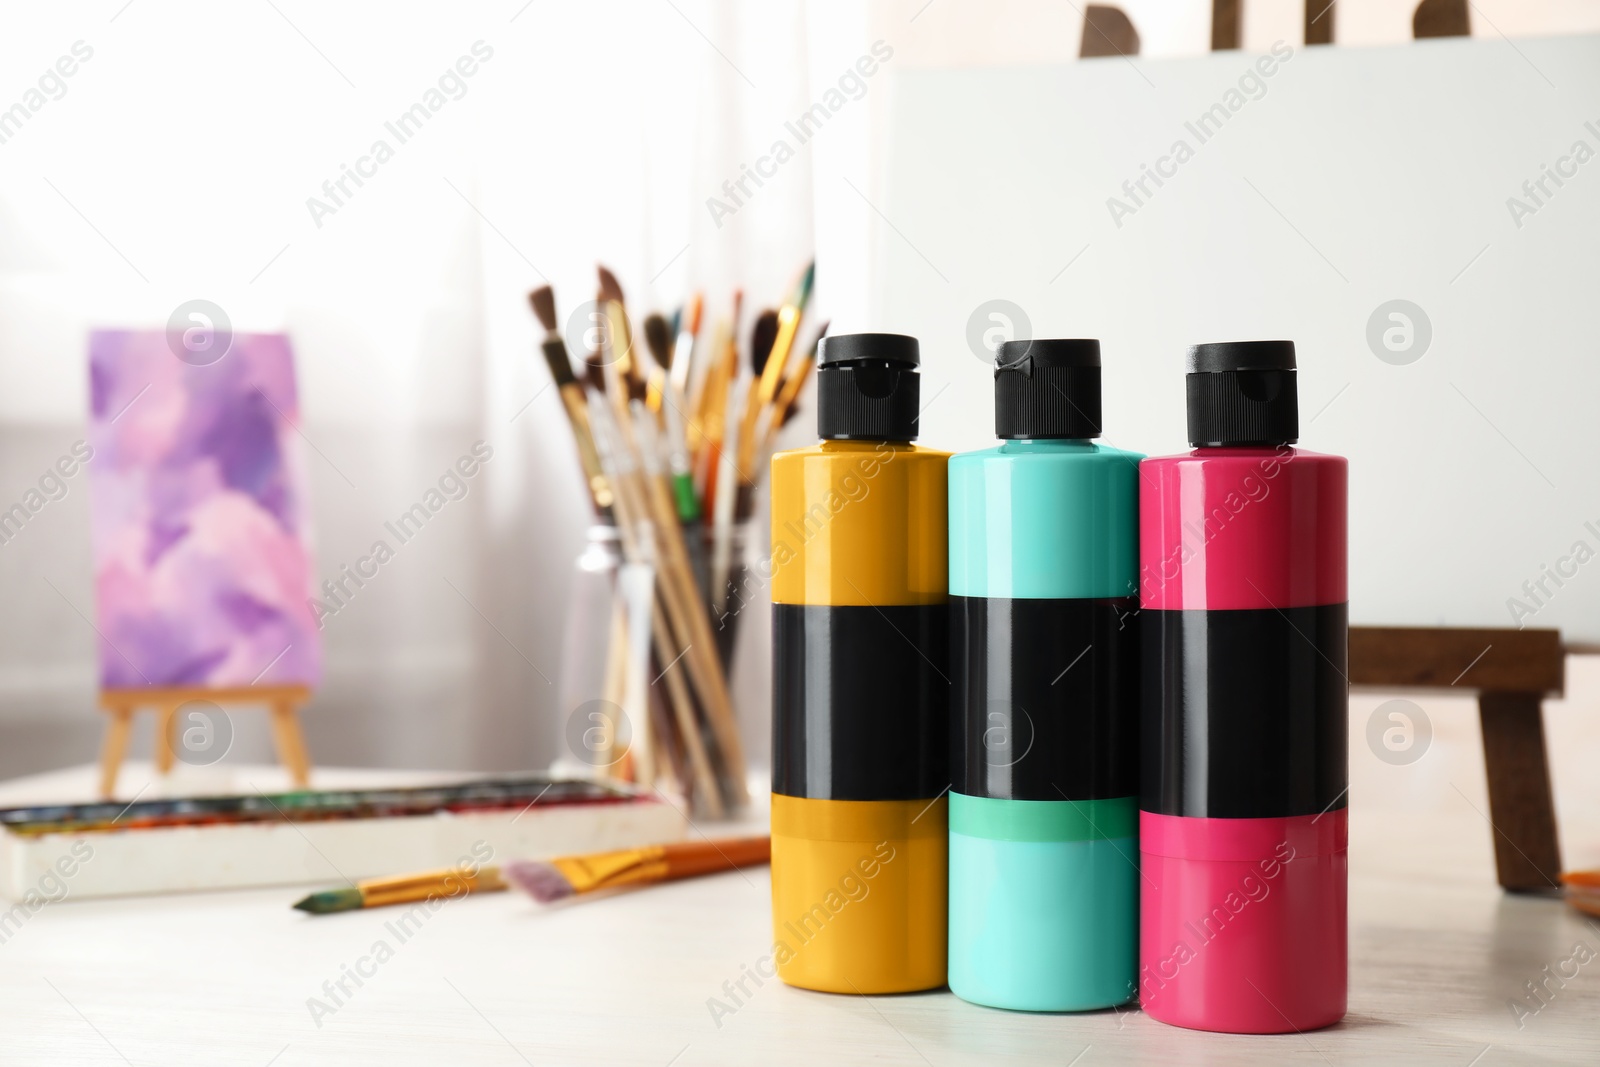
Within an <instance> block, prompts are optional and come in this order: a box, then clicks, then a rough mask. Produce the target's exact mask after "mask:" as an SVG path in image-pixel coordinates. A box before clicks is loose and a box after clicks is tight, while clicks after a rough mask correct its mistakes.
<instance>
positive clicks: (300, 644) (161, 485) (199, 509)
mask: <svg viewBox="0 0 1600 1067" xmlns="http://www.w3.org/2000/svg"><path fill="white" fill-rule="evenodd" d="M169 338H170V333H168V332H163V331H159V330H151V331H110V330H107V331H96V332H95V333H93V334H92V335H91V337H90V343H89V366H90V443H91V444H92V445H93V447H94V457H93V461H92V462H91V463H90V464H89V468H90V481H91V485H92V497H93V499H92V503H93V508H92V512H93V520H92V521H93V535H94V536H93V542H94V579H95V601H96V607H97V614H98V629H99V633H100V657H99V658H100V685H101V688H102V689H105V690H117V689H141V688H154V687H191V688H197V689H199V688H204V689H219V688H228V687H241V686H274V685H276V686H282V685H300V686H315V685H316V683H317V681H318V680H319V678H320V675H321V668H322V647H321V642H320V640H319V635H318V632H317V623H316V619H315V618H314V616H313V614H312V611H311V607H310V595H311V587H312V570H311V551H310V536H309V522H308V519H307V514H306V480H305V477H304V470H303V465H302V463H301V456H300V450H299V447H298V446H299V441H298V439H297V434H298V432H299V431H298V429H297V427H298V423H299V418H300V410H299V403H298V399H297V396H296V389H295V378H294V357H293V353H292V351H291V349H290V347H289V340H288V338H286V337H284V336H282V335H280V334H237V335H233V336H232V337H231V338H230V342H231V343H229V344H228V345H227V347H226V350H225V351H224V352H223V354H222V355H221V356H220V358H215V359H213V360H211V361H209V362H204V363H201V362H198V361H192V360H190V359H186V358H183V355H184V354H185V353H184V351H183V348H182V347H181V345H174V344H173V343H171V342H170V340H169Z"/></svg>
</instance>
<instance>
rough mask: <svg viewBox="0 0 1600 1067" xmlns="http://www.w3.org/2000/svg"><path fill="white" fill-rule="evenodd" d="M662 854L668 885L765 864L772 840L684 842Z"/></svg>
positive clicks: (668, 846) (665, 849) (744, 838)
mask: <svg viewBox="0 0 1600 1067" xmlns="http://www.w3.org/2000/svg"><path fill="white" fill-rule="evenodd" d="M661 852H662V854H661V858H662V859H663V860H665V861H666V864H667V876H666V879H664V880H665V881H670V880H672V879H675V878H693V877H695V876H696V875H701V874H715V873H716V872H718V871H731V870H733V869H734V868H735V867H749V866H755V865H757V864H761V863H767V862H768V861H770V860H771V859H772V839H771V838H770V837H725V838H723V839H721V840H719V841H684V842H682V843H680V844H675V845H663V846H662V850H661Z"/></svg>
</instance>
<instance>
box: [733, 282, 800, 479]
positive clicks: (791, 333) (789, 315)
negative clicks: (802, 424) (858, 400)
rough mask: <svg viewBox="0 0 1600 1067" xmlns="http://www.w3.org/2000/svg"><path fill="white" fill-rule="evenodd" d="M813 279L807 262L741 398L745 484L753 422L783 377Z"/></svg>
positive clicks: (751, 451)
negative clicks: (752, 381) (754, 378)
mask: <svg viewBox="0 0 1600 1067" xmlns="http://www.w3.org/2000/svg"><path fill="white" fill-rule="evenodd" d="M815 278H816V264H815V263H809V264H807V265H806V269H805V272H804V273H803V274H801V275H800V281H799V282H798V283H797V284H796V285H795V290H794V293H793V294H792V295H791V296H790V298H789V300H788V301H787V302H786V303H785V304H784V305H783V307H782V308H780V309H779V310H778V330H777V334H776V335H775V336H774V338H773V341H772V346H771V351H770V352H769V353H767V354H765V355H764V356H763V357H762V364H763V365H762V369H761V372H760V377H759V379H758V381H757V383H756V384H755V385H754V386H753V387H752V388H751V391H750V394H749V396H747V397H746V398H745V407H744V420H743V421H742V422H741V424H740V433H739V442H740V443H739V459H738V467H739V472H740V478H741V480H742V481H744V482H745V483H746V484H749V483H750V481H751V480H752V479H753V478H754V477H755V475H754V474H753V473H752V471H751V468H752V467H753V466H754V465H755V458H756V447H757V445H758V444H759V443H760V442H759V440H758V438H757V436H756V424H757V422H758V421H760V418H761V413H762V411H763V410H765V409H766V408H767V407H768V406H769V405H770V404H771V403H772V399H773V397H774V396H776V395H777V392H778V383H779V382H780V381H782V380H783V376H784V374H785V372H786V370H787V364H788V362H789V350H790V349H792V348H793V347H794V337H795V333H796V331H798V330H799V329H800V319H801V317H802V316H803V315H804V314H805V311H806V304H807V303H808V302H810V300H811V283H812V282H813V280H815Z"/></svg>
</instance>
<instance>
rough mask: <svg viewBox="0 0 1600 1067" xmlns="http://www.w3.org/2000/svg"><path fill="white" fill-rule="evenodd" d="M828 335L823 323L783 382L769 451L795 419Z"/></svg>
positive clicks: (775, 405)
mask: <svg viewBox="0 0 1600 1067" xmlns="http://www.w3.org/2000/svg"><path fill="white" fill-rule="evenodd" d="M827 335H828V324H827V323H823V324H822V325H821V326H820V327H818V328H817V335H816V337H814V338H812V339H811V347H810V348H809V349H807V350H806V354H805V357H804V358H803V359H801V361H800V365H799V366H798V367H796V368H795V369H794V370H792V371H790V372H789V376H788V377H787V378H785V379H784V380H783V385H782V386H781V387H780V388H779V389H778V397H777V399H776V400H774V401H773V402H772V421H771V422H770V423H769V424H768V425H767V436H766V439H765V440H764V441H763V444H764V446H765V447H766V448H767V449H768V450H770V449H771V448H772V442H773V440H774V439H775V438H776V437H777V436H778V431H779V430H781V429H782V428H783V427H784V424H786V423H787V422H788V421H789V419H790V418H792V417H793V415H794V407H795V402H796V401H798V400H799V399H800V390H801V389H803V388H805V384H806V380H807V379H808V378H810V377H811V371H812V370H813V369H814V368H815V367H816V365H817V346H818V345H820V344H821V343H822V339H823V338H824V337H826V336H827ZM758 473H759V471H758Z"/></svg>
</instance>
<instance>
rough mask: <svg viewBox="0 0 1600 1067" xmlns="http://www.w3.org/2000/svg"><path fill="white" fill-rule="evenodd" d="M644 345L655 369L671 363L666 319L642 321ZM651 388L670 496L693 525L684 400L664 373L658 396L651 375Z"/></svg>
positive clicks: (695, 503) (695, 506)
mask: <svg viewBox="0 0 1600 1067" xmlns="http://www.w3.org/2000/svg"><path fill="white" fill-rule="evenodd" d="M644 341H645V347H647V348H648V349H649V350H650V356H651V358H653V359H654V360H655V361H656V363H657V364H658V365H660V366H663V367H665V366H667V365H668V364H669V363H670V362H671V360H672V352H671V346H672V328H671V327H669V326H668V325H667V320H666V319H664V318H662V317H661V316H660V315H656V314H652V315H650V316H649V317H647V318H646V319H645V320H644ZM650 388H651V391H652V395H654V396H655V397H656V410H659V411H661V412H662V414H663V415H665V417H666V419H665V422H666V439H665V441H664V447H663V449H662V454H661V459H662V461H663V462H665V463H666V465H667V467H668V469H669V470H670V471H671V474H672V495H673V500H674V501H675V502H676V503H677V505H678V519H679V521H680V522H685V523H690V522H694V521H695V520H696V519H698V518H699V517H700V501H699V499H698V498H697V497H696V496H695V493H694V474H693V473H692V471H691V468H690V465H689V449H688V446H687V444H686V443H685V437H684V433H685V431H684V427H683V408H682V406H681V405H682V403H683V399H682V396H681V394H679V393H678V388H677V386H676V385H675V384H673V382H672V381H671V380H670V379H669V378H668V377H667V375H666V372H665V371H663V372H661V378H660V386H659V392H658V391H657V388H658V387H657V379H656V376H655V375H654V374H652V375H651V378H650ZM663 401H664V403H663ZM647 402H648V401H647Z"/></svg>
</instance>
